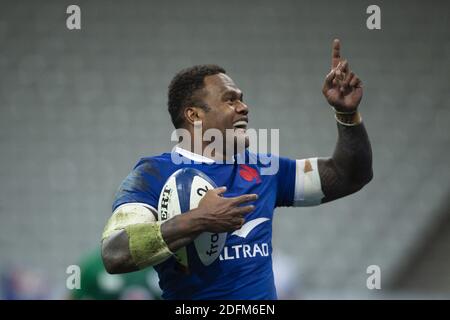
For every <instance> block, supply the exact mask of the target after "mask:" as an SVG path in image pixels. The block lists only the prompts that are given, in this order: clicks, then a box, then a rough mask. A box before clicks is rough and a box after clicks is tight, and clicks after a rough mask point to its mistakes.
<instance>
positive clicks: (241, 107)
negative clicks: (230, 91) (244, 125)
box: [235, 101, 248, 115]
mask: <svg viewBox="0 0 450 320" xmlns="http://www.w3.org/2000/svg"><path fill="white" fill-rule="evenodd" d="M235 110H236V112H237V113H239V114H243V115H247V114H248V106H247V105H246V104H245V103H243V102H242V101H239V102H238V103H237V105H236V109H235Z"/></svg>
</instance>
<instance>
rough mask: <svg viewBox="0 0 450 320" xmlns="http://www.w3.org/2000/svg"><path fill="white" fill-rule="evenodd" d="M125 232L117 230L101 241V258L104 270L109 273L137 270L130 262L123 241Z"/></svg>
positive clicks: (126, 246)
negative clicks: (117, 231) (116, 232)
mask: <svg viewBox="0 0 450 320" xmlns="http://www.w3.org/2000/svg"><path fill="white" fill-rule="evenodd" d="M124 237H126V233H123V232H119V233H118V234H115V235H112V236H110V237H108V238H106V239H104V240H103V242H102V260H103V265H104V267H105V270H106V271H107V272H108V273H109V274H118V273H127V272H132V271H136V270H138V268H137V267H136V266H135V265H134V263H133V262H132V258H131V256H130V253H129V250H128V242H125V240H126V239H124Z"/></svg>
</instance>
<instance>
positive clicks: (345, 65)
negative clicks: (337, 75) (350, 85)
mask: <svg viewBox="0 0 450 320" xmlns="http://www.w3.org/2000/svg"><path fill="white" fill-rule="evenodd" d="M338 68H339V70H340V71H341V72H342V73H349V71H350V70H349V65H348V61H347V60H344V61H341V63H340V64H339V66H338Z"/></svg>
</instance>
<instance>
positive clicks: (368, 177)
mask: <svg viewBox="0 0 450 320" xmlns="http://www.w3.org/2000/svg"><path fill="white" fill-rule="evenodd" d="M372 179H373V170H372V168H370V170H367V171H366V172H364V174H362V175H360V176H359V177H358V179H355V181H354V183H353V186H354V189H355V190H354V191H353V192H356V191H359V190H361V189H362V188H363V187H364V186H366V185H367V184H369V182H370V181H372Z"/></svg>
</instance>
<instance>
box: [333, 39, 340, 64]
mask: <svg viewBox="0 0 450 320" xmlns="http://www.w3.org/2000/svg"><path fill="white" fill-rule="evenodd" d="M340 61H341V43H340V41H339V39H334V40H333V49H332V51H331V68H332V69H333V68H336V67H337V65H338V63H339V62H340Z"/></svg>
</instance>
